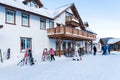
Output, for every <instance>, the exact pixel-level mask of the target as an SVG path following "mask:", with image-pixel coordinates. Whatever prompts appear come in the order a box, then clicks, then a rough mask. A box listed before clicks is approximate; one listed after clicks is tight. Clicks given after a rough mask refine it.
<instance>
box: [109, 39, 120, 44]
mask: <svg viewBox="0 0 120 80" xmlns="http://www.w3.org/2000/svg"><path fill="white" fill-rule="evenodd" d="M117 42H120V38H115V39H110V40H108V42H107V43H108V44H115V43H117Z"/></svg>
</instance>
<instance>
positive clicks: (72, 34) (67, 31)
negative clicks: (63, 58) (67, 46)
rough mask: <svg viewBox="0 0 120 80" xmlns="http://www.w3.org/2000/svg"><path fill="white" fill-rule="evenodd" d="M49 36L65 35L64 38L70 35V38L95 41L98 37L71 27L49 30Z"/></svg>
mask: <svg viewBox="0 0 120 80" xmlns="http://www.w3.org/2000/svg"><path fill="white" fill-rule="evenodd" d="M47 34H48V36H52V37H53V36H57V35H59V34H63V35H64V37H65V36H66V35H67V36H68V35H69V36H70V37H76V38H81V39H82V38H83V39H95V38H96V35H94V34H91V33H88V32H85V31H82V30H79V29H75V28H71V27H57V28H50V29H47Z"/></svg>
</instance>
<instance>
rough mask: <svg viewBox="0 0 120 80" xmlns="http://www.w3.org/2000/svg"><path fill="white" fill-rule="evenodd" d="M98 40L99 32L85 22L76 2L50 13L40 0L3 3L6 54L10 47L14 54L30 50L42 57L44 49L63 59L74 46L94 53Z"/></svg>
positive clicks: (1, 38)
mask: <svg viewBox="0 0 120 80" xmlns="http://www.w3.org/2000/svg"><path fill="white" fill-rule="evenodd" d="M95 39H96V33H94V32H92V31H90V30H89V24H88V23H84V22H83V21H82V19H81V17H80V15H79V13H78V11H77V9H76V7H75V4H74V3H72V4H68V5H65V6H62V7H59V8H57V9H54V10H49V9H46V8H44V7H43V4H42V3H41V1H40V0H0V49H1V50H2V52H6V51H7V49H8V48H10V49H11V55H18V54H23V53H24V52H25V49H26V48H30V49H31V50H32V53H33V54H39V55H40V54H42V52H43V49H44V48H48V50H49V49H50V48H53V49H54V50H55V52H56V55H59V56H60V55H62V54H64V50H65V49H68V48H69V47H72V46H73V45H74V44H79V45H80V46H81V47H84V48H85V51H86V52H87V51H88V50H92V41H93V40H95Z"/></svg>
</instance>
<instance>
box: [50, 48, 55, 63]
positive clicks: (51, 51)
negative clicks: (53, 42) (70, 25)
mask: <svg viewBox="0 0 120 80" xmlns="http://www.w3.org/2000/svg"><path fill="white" fill-rule="evenodd" d="M49 52H50V55H51V61H52V60H55V58H54V54H55V51H54V50H53V49H52V48H50V51H49Z"/></svg>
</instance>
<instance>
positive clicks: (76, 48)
mask: <svg viewBox="0 0 120 80" xmlns="http://www.w3.org/2000/svg"><path fill="white" fill-rule="evenodd" d="M78 49H79V47H78V46H77V45H75V46H74V58H73V60H77V61H79V54H78Z"/></svg>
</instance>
